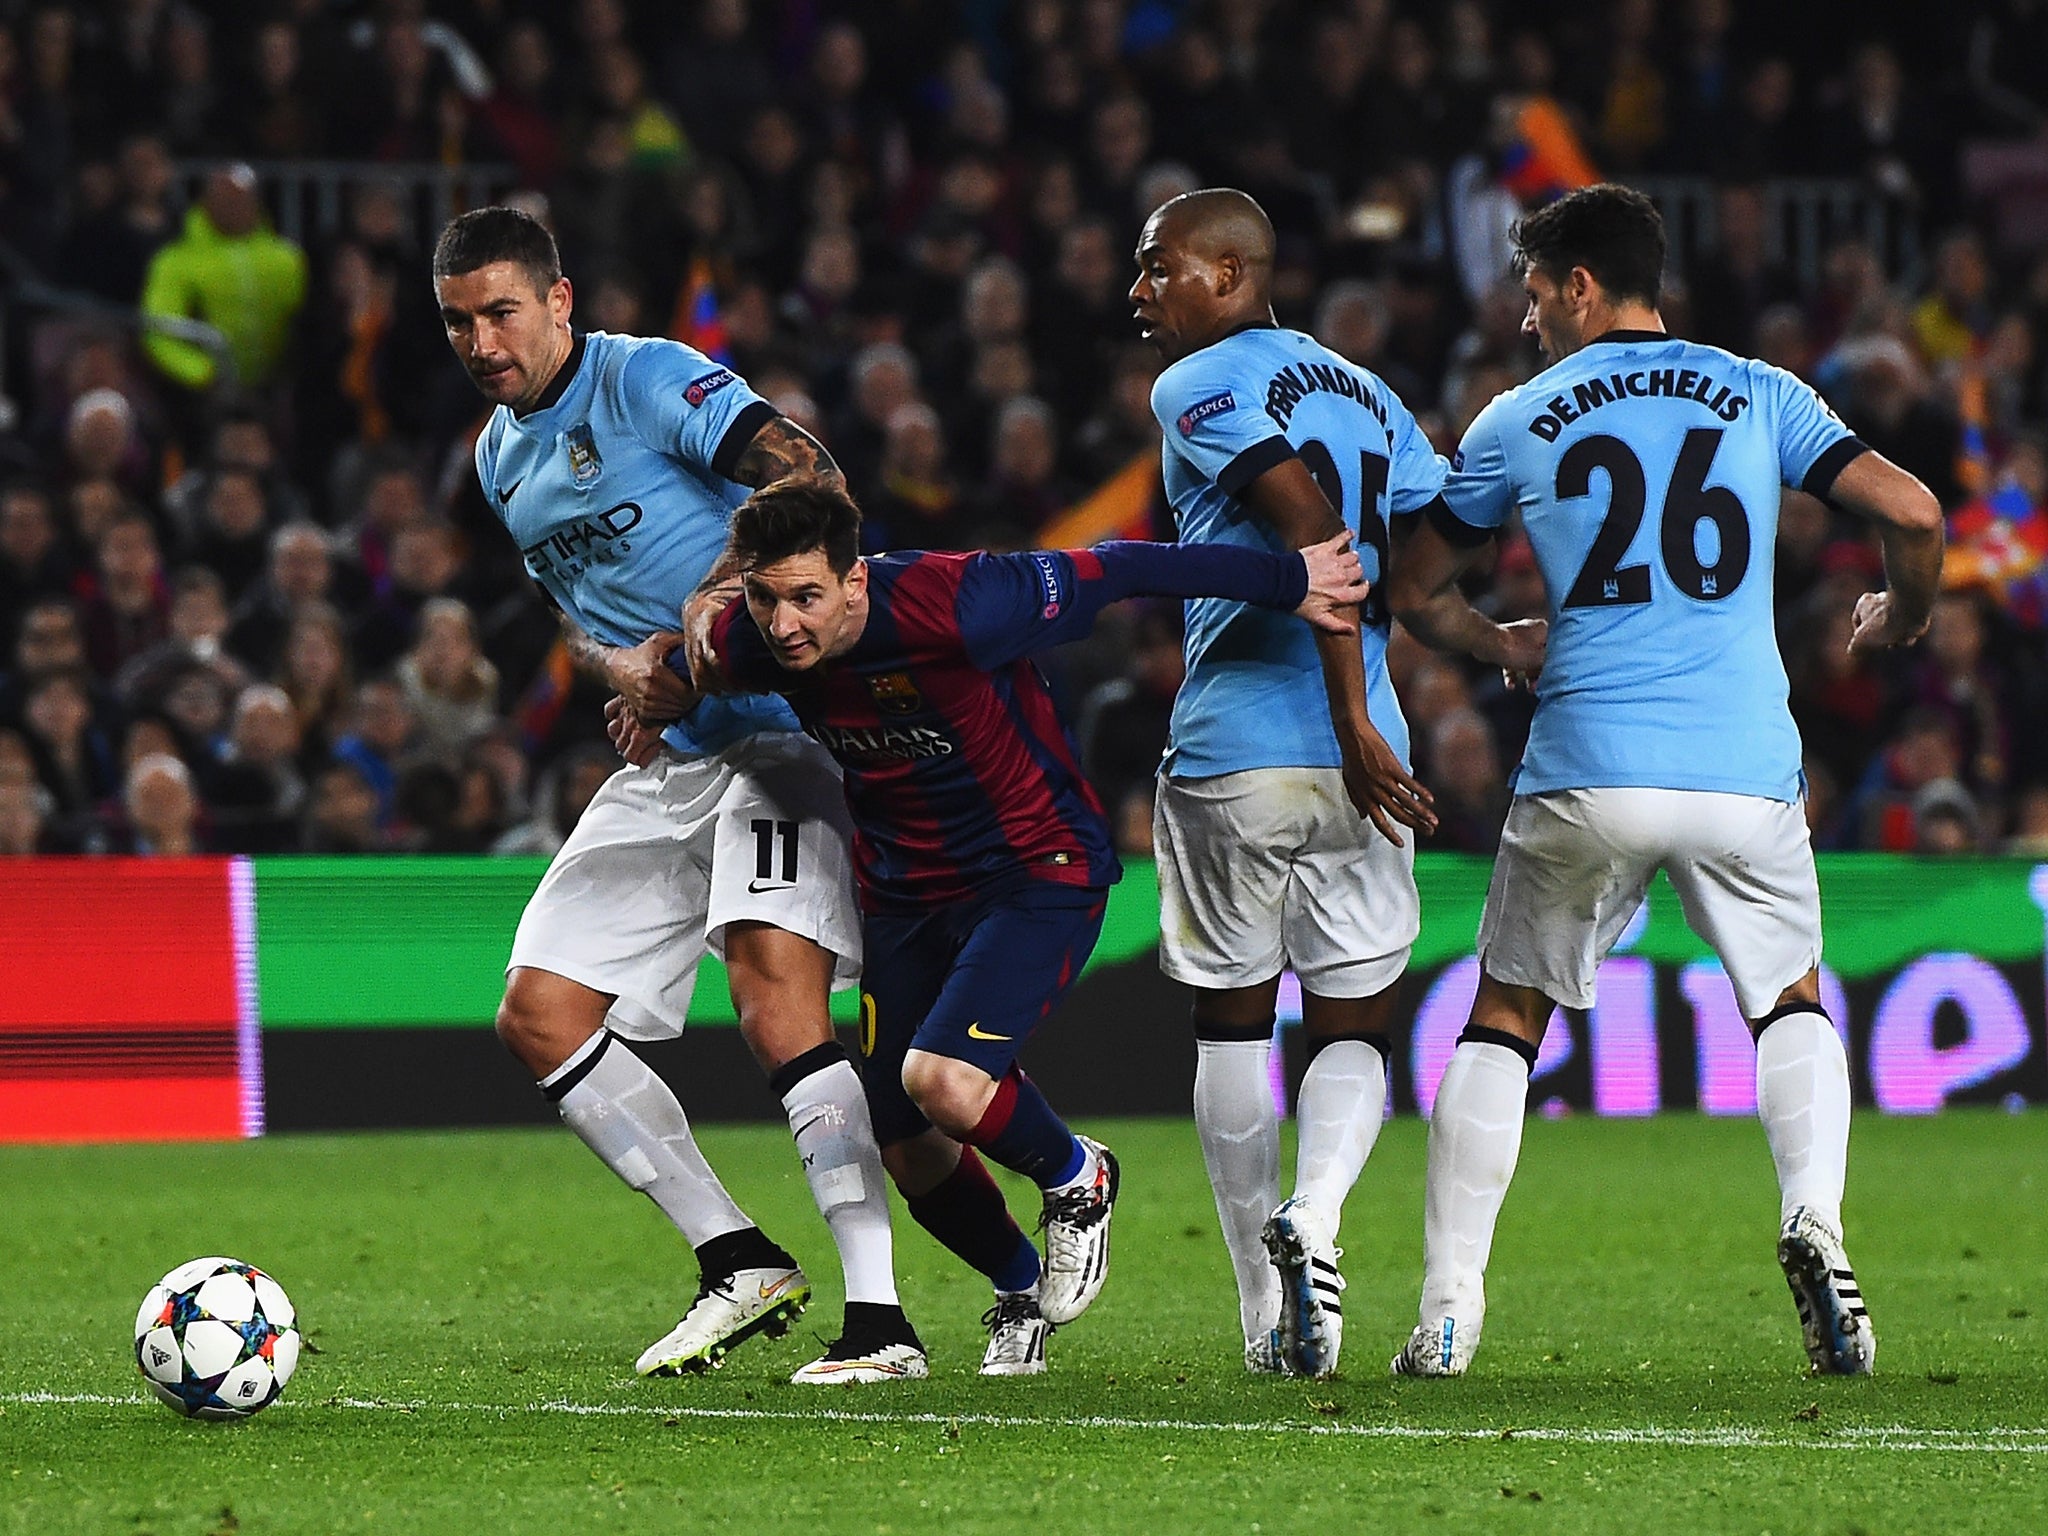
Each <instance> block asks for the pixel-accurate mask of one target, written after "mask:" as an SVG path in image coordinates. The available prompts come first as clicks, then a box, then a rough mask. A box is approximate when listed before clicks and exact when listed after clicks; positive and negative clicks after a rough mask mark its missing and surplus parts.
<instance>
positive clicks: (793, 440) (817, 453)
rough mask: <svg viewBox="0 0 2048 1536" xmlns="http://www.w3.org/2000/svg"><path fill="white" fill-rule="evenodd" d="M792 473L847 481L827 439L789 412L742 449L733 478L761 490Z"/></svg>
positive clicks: (768, 423) (764, 427)
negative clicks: (807, 430) (791, 418)
mask: <svg viewBox="0 0 2048 1536" xmlns="http://www.w3.org/2000/svg"><path fill="white" fill-rule="evenodd" d="M791 475H816V476H818V477H819V478H821V479H825V480H830V481H832V482H834V483H835V484H837V485H840V486H842V487H843V486H844V485H845V483H846V477H845V476H844V475H842V474H840V473H839V466H838V465H837V464H835V463H833V462H832V455H831V454H829V453H827V452H826V451H825V445H824V444H823V443H821V442H819V441H818V440H817V439H816V438H815V437H813V436H811V434H810V433H808V432H806V431H805V430H804V429H803V428H802V427H800V426H798V425H797V424H796V423H795V422H793V421H791V420H790V419H789V418H788V417H787V416H776V417H772V418H771V419H770V420H769V421H768V422H767V423H766V424H765V425H764V426H763V427H762V428H761V430H760V431H759V432H756V433H755V434H754V440H753V441H752V442H750V443H748V444H747V446H746V447H745V448H743V449H741V450H740V456H739V458H738V459H737V460H736V461H735V462H734V464H733V467H732V478H733V479H735V480H737V481H738V482H739V483H740V484H741V485H744V486H748V487H750V488H752V489H754V490H757V491H758V490H759V489H760V488H761V487H762V486H764V485H773V484H774V483H775V482H776V481H778V480H787V479H788V478H789V477H790V476H791Z"/></svg>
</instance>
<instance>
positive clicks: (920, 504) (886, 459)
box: [861, 401, 965, 551]
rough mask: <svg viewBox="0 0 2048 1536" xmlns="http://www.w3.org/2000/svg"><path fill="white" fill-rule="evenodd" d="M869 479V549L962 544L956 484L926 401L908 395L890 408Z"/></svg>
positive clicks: (864, 524) (864, 523) (941, 429)
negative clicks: (871, 487) (907, 399)
mask: <svg viewBox="0 0 2048 1536" xmlns="http://www.w3.org/2000/svg"><path fill="white" fill-rule="evenodd" d="M874 485H875V487H876V488H875V491H874V492H873V494H871V495H870V496H869V497H868V499H867V503H866V506H865V507H864V508H863V515H862V518H861V539H862V541H863V543H864V544H865V545H866V547H867V548H868V549H869V550H870V551H879V550H884V549H959V548H961V547H962V540H963V538H964V536H965V530H964V529H963V527H962V526H961V524H962V516H961V513H962V506H961V498H960V488H959V485H958V483H957V482H956V481H955V479H954V477H953V472H952V469H951V467H950V466H949V465H948V464H947V462H946V429H945V426H944V424H943V423H941V422H940V420H939V413H938V412H937V411H934V410H933V409H932V408H931V407H930V406H928V405H925V404H924V403H923V402H921V401H910V402H907V403H906V404H903V405H899V406H897V407H896V409H895V411H894V412H893V413H891V415H890V417H889V427H888V432H887V434H886V435H885V436H884V437H883V440H882V456H881V461H880V463H879V464H877V465H876V468H875V478H874Z"/></svg>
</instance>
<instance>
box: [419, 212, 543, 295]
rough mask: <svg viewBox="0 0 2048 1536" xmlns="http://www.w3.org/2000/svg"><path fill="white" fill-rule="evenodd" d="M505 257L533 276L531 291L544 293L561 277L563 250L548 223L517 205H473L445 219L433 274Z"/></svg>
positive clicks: (452, 274)
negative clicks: (505, 206)
mask: <svg viewBox="0 0 2048 1536" xmlns="http://www.w3.org/2000/svg"><path fill="white" fill-rule="evenodd" d="M499 261H509V262H511V263H513V264H514V265H515V266H518V267H519V268H521V269H522V270H523V271H524V272H525V273H526V275H527V277H528V278H529V279H531V280H532V283H533V290H534V292H536V293H539V294H546V293H547V291H548V290H549V289H550V288H553V287H554V286H555V284H556V283H559V282H560V281H561V280H562V253H561V252H560V251H559V250H558V249H556V247H555V237H554V236H553V235H551V234H549V233H548V230H547V226H546V225H545V224H543V223H541V221H540V220H539V219H536V218H535V217H534V216H533V215H532V214H530V213H527V212H526V211H524V210H523V209H519V208H504V207H493V208H472V209H470V210H469V212H467V213H465V214H461V215H459V216H458V217H456V218H453V219H450V220H449V221H448V227H447V228H446V229H444V230H442V231H441V238H440V239H439V240H436V241H435V242H434V276H435V277H436V278H443V277H460V276H461V275H462V274H463V273H465V272H474V271H476V270H477V269H478V268H480V267H488V266H490V265H491V264H492V263H493V262H499Z"/></svg>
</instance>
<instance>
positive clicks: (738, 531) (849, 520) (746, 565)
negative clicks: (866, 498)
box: [732, 475, 860, 576]
mask: <svg viewBox="0 0 2048 1536" xmlns="http://www.w3.org/2000/svg"><path fill="white" fill-rule="evenodd" d="M814 549H821V550H823V551H824V552H825V560H826V563H827V564H829V565H830V566H831V567H832V570H833V572H834V574H835V575H839V576H844V575H845V574H846V573H847V572H848V571H850V570H852V569H853V562H854V561H855V560H857V559H859V558H860V507H859V506H858V505H857V504H856V503H855V502H854V499H853V497H852V495H850V494H849V493H848V492H847V490H846V488H845V487H844V486H842V485H840V484H839V482H838V481H836V480H826V479H823V478H821V477H819V476H816V475H795V476H791V477H790V478H789V479H786V480H777V481H776V482H775V483H774V484H773V485H764V486H762V487H761V489H760V490H758V491H756V492H754V494H753V495H751V496H749V497H748V498H747V499H746V500H745V501H743V502H741V503H740V507H739V510H738V511H737V512H735V513H733V515H732V552H733V555H734V557H735V558H736V559H737V560H738V561H739V563H740V568H741V569H742V570H748V571H754V570H759V569H760V568H761V567H762V566H764V565H774V564H775V563H776V562H777V561H781V560H787V559H788V558H789V557H790V556H792V555H802V554H808V553H809V552H810V551H812V550H814Z"/></svg>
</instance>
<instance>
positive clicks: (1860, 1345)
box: [1778, 1205, 1877, 1376]
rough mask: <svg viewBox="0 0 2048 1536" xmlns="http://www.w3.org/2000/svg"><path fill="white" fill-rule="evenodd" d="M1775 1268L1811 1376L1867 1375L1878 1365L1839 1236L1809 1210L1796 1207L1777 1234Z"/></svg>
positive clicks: (1872, 1337) (1872, 1331)
mask: <svg viewBox="0 0 2048 1536" xmlns="http://www.w3.org/2000/svg"><path fill="white" fill-rule="evenodd" d="M1778 1267H1779V1268H1781V1269H1783V1270H1784V1271H1785V1283H1786V1284H1787V1285H1789V1286H1791V1288H1792V1304H1793V1305H1794V1306H1795V1307H1797V1308H1798V1309H1799V1331H1800V1333H1801V1334H1802V1335H1803V1336H1804V1338H1805V1342H1806V1358H1807V1360H1808V1361H1809V1362H1811V1364H1810V1367H1809V1368H1810V1370H1811V1372H1812V1374H1813V1375H1815V1376H1867V1375H1869V1374H1870V1372H1871V1370H1872V1369H1873V1368H1874V1367H1875V1366H1876V1364H1877V1332H1876V1330H1875V1329H1873V1328H1872V1327H1871V1325H1870V1313H1869V1311H1868V1309H1866V1308H1865V1306H1864V1305H1863V1288H1862V1287H1861V1286H1859V1285H1858V1284H1857V1283H1856V1271H1855V1270H1853V1269H1851V1268H1850V1267H1849V1255H1848V1254H1847V1253H1846V1252H1844V1251H1843V1248H1842V1235H1841V1233H1839V1232H1837V1231H1836V1230H1835V1229H1834V1228H1833V1227H1832V1226H1830V1225H1829V1224H1828V1222H1827V1221H1826V1220H1825V1219H1824V1218H1823V1217H1821V1216H1820V1215H1819V1214H1817V1213H1816V1212H1815V1211H1814V1210H1813V1209H1812V1208H1811V1207H1808V1206H1804V1205H1802V1206H1800V1207H1799V1208H1798V1209H1797V1210H1795V1211H1793V1213H1792V1214H1791V1215H1790V1216H1788V1217H1786V1218H1785V1225H1784V1226H1783V1227H1781V1228H1780V1229H1779V1231H1778Z"/></svg>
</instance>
